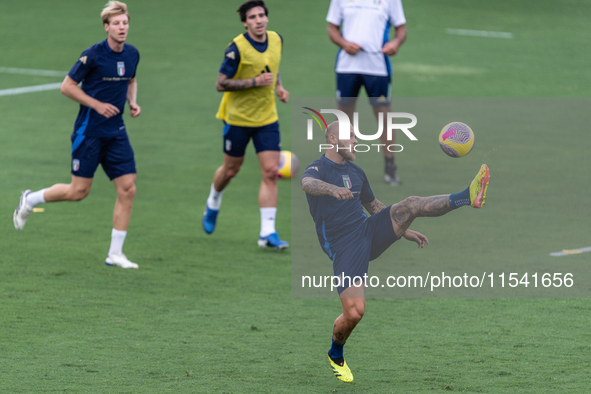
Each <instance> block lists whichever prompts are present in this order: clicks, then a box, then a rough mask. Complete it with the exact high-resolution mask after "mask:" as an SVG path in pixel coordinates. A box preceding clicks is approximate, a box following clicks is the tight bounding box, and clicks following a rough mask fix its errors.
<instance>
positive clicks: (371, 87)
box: [337, 73, 390, 107]
mask: <svg viewBox="0 0 591 394" xmlns="http://www.w3.org/2000/svg"><path fill="white" fill-rule="evenodd" d="M361 86H364V87H365V92H366V93H367V97H369V103H370V104H371V105H372V106H374V107H376V106H379V105H390V77H389V76H386V77H381V76H377V75H366V74H340V73H337V102H338V103H339V104H341V105H354V104H355V102H356V100H357V96H359V90H361Z"/></svg>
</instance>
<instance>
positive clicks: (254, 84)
mask: <svg viewBox="0 0 591 394" xmlns="http://www.w3.org/2000/svg"><path fill="white" fill-rule="evenodd" d="M255 86H257V80H256V78H253V79H252V87H253V88H254V87H255Z"/></svg>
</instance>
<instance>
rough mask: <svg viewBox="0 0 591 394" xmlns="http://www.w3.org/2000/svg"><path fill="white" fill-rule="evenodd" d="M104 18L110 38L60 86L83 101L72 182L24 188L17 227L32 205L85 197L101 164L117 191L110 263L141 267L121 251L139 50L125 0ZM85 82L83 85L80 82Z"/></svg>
mask: <svg viewBox="0 0 591 394" xmlns="http://www.w3.org/2000/svg"><path fill="white" fill-rule="evenodd" d="M101 18H102V20H103V26H104V28H105V31H106V32H107V39H106V40H104V41H102V42H100V43H98V44H95V45H93V46H91V47H90V48H88V49H86V50H85V51H84V52H83V53H82V55H81V56H80V59H79V60H78V61H77V62H76V64H74V66H73V67H72V69H71V70H70V72H69V73H68V75H67V76H66V78H65V79H64V82H63V84H62V87H61V91H62V93H63V94H64V95H66V96H67V97H68V98H70V99H72V100H74V101H76V102H78V103H79V104H80V111H79V112H78V117H77V118H76V123H75V125H74V132H73V133H72V137H71V140H72V182H71V183H70V184H67V185H66V184H56V185H53V186H51V187H49V188H47V189H42V190H38V191H35V192H32V191H31V190H25V191H24V192H22V194H21V198H20V202H19V204H18V207H17V208H16V210H15V211H14V217H13V218H14V227H16V229H17V230H22V229H23V228H24V227H25V223H26V222H27V218H28V217H29V215H30V213H31V212H32V211H33V208H34V207H35V206H37V205H39V204H41V203H46V202H56V201H80V200H82V199H84V198H85V197H86V196H88V194H89V193H90V187H91V186H92V179H93V177H94V173H95V171H96V169H97V167H98V165H99V163H100V164H101V165H102V167H103V170H104V171H105V173H106V174H107V176H108V177H109V179H111V180H112V181H113V183H114V184H115V189H116V190H117V200H116V202H115V210H114V211H113V231H112V232H111V246H110V248H109V253H108V255H107V259H106V261H105V263H106V264H107V265H110V266H116V267H121V268H135V269H137V268H138V265H137V264H136V263H132V262H131V261H129V260H128V259H127V257H126V256H125V255H124V254H123V252H122V249H123V242H124V241H125V237H126V235H127V227H128V225H129V220H130V218H131V208H132V205H133V200H134V197H135V190H136V189H135V180H136V169H135V160H134V155H133V150H132V148H131V144H130V143H129V138H128V136H127V132H126V130H125V124H124V123H123V117H122V115H123V109H124V107H125V102H126V101H128V102H129V109H130V116H131V117H132V118H135V117H137V116H139V115H140V113H141V109H140V106H139V105H137V102H136V97H137V82H136V79H135V71H136V68H137V65H138V62H139V60H140V55H139V52H138V50H137V49H136V48H135V47H134V46H132V45H130V44H127V43H125V40H126V39H127V33H128V31H129V14H128V12H127V5H126V4H125V3H121V2H118V1H109V2H108V3H107V6H106V7H105V9H103V11H102V13H101ZM80 82H82V88H80V87H78V84H79V83H80Z"/></svg>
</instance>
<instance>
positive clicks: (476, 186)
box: [470, 164, 490, 208]
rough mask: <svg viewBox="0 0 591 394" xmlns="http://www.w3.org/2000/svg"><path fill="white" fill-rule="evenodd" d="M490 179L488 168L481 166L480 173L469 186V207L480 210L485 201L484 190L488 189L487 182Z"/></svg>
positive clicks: (484, 165)
mask: <svg viewBox="0 0 591 394" xmlns="http://www.w3.org/2000/svg"><path fill="white" fill-rule="evenodd" d="M489 179H490V172H489V170H488V166H487V165H486V164H483V165H482V167H480V171H478V174H476V177H475V178H474V180H473V181H472V183H471V184H470V205H471V206H473V207H474V208H482V207H483V206H484V200H486V189H487V188H488V181H489Z"/></svg>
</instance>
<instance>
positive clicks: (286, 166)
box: [277, 150, 300, 179]
mask: <svg viewBox="0 0 591 394" xmlns="http://www.w3.org/2000/svg"><path fill="white" fill-rule="evenodd" d="M299 167H300V162H299V161H298V158H297V157H296V155H294V154H293V153H291V152H290V151H288V150H282V151H281V153H280V155H279V168H278V169H277V176H278V177H279V178H285V179H289V178H291V177H293V176H295V175H296V174H297V172H298V169H299Z"/></svg>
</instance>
